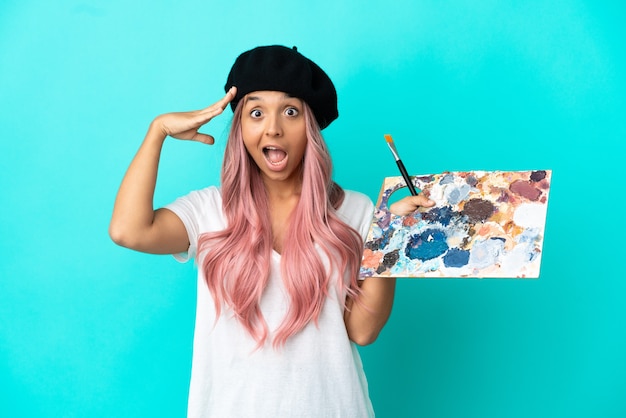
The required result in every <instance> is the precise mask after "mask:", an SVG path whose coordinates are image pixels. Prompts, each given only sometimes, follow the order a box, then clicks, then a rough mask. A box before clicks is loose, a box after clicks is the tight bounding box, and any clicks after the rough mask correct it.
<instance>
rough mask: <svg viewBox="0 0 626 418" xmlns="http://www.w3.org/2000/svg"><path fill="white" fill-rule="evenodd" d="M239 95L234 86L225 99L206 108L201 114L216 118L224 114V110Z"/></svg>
mask: <svg viewBox="0 0 626 418" xmlns="http://www.w3.org/2000/svg"><path fill="white" fill-rule="evenodd" d="M236 94H237V87H235V86H233V87H231V88H230V90H228V91H227V92H226V94H225V95H224V97H222V98H221V99H220V100H218V101H217V102H215V103H213V104H212V105H211V106H208V107H205V108H204V109H202V110H200V113H201V114H211V115H212V116H211V117H215V116H217V115H219V114H220V113H222V112H223V111H224V109H226V107H227V106H228V103H230V102H232V101H233V99H234V98H235V95H236Z"/></svg>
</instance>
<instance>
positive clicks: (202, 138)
mask: <svg viewBox="0 0 626 418" xmlns="http://www.w3.org/2000/svg"><path fill="white" fill-rule="evenodd" d="M191 140H192V141H196V142H202V143H203V144H207V145H213V144H214V143H215V138H213V137H212V136H211V135H207V134H201V133H199V132H198V133H196V134H195V135H194V137H193V138H191Z"/></svg>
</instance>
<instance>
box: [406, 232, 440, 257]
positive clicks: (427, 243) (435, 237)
mask: <svg viewBox="0 0 626 418" xmlns="http://www.w3.org/2000/svg"><path fill="white" fill-rule="evenodd" d="M446 251H448V243H447V242H446V234H444V232H443V231H442V230H440V229H434V228H430V229H427V230H425V231H424V232H422V233H421V234H415V235H412V236H411V237H410V238H409V242H408V243H407V246H406V250H405V254H406V256H407V257H408V258H410V259H411V260H415V259H418V260H422V261H425V260H431V259H433V258H437V257H439V256H440V255H441V254H444V253H445V252H446Z"/></svg>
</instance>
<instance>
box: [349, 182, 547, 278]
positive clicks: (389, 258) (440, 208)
mask: <svg viewBox="0 0 626 418" xmlns="http://www.w3.org/2000/svg"><path fill="white" fill-rule="evenodd" d="M551 175H552V172H551V171H550V170H534V171H467V172H446V173H441V174H432V175H422V176H415V177H412V180H413V183H414V184H415V186H417V187H418V188H419V189H421V190H422V192H423V193H424V194H425V195H427V196H429V197H430V199H431V200H433V201H435V206H433V207H431V208H420V209H418V210H417V211H416V212H414V213H413V214H411V215H407V216H398V215H394V214H392V213H391V212H389V210H388V205H389V204H390V201H389V199H390V197H391V195H392V194H393V193H394V192H396V191H397V190H399V189H401V188H403V187H406V183H405V182H404V180H403V178H402V177H387V178H385V181H384V183H383V186H382V188H381V191H380V195H379V197H378V202H377V205H376V206H377V207H376V211H375V213H374V217H373V219H372V224H371V226H370V230H369V233H368V236H367V239H366V242H365V250H364V254H363V260H362V263H361V270H360V275H361V277H370V276H388V277H502V278H509V277H510V278H538V277H539V270H540V266H541V255H542V247H543V238H544V231H545V223H546V214H547V205H548V194H549V191H550V181H551Z"/></svg>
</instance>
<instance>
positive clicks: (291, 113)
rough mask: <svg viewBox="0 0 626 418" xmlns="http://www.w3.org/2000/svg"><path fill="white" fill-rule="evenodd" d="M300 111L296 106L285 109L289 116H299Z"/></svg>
mask: <svg viewBox="0 0 626 418" xmlns="http://www.w3.org/2000/svg"><path fill="white" fill-rule="evenodd" d="M299 113H300V112H299V111H298V109H296V108H295V107H288V108H287V109H285V115H287V116H298V114H299Z"/></svg>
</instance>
